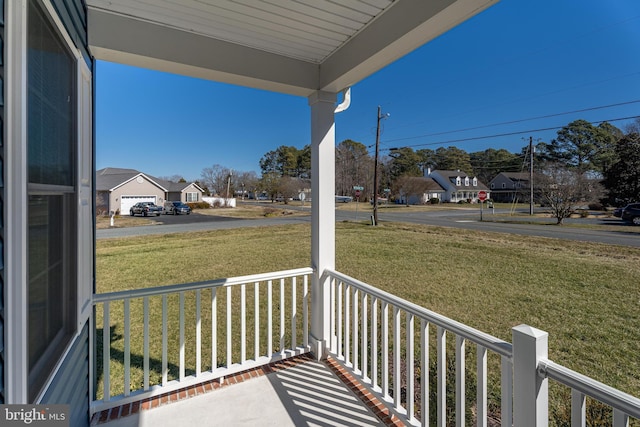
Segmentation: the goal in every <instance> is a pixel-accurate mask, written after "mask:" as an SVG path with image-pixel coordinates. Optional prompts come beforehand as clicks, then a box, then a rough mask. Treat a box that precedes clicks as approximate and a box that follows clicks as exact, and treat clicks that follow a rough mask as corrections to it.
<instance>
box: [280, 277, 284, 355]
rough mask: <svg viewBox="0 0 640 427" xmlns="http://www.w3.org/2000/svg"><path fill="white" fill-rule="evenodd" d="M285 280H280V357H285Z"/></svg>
mask: <svg viewBox="0 0 640 427" xmlns="http://www.w3.org/2000/svg"><path fill="white" fill-rule="evenodd" d="M284 312H285V309H284V279H280V355H281V356H284V353H285V345H284V317H285V316H284Z"/></svg>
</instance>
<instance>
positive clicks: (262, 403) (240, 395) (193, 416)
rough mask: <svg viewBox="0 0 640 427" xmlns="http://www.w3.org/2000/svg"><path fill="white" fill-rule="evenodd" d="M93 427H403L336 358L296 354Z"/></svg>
mask: <svg viewBox="0 0 640 427" xmlns="http://www.w3.org/2000/svg"><path fill="white" fill-rule="evenodd" d="M91 424H92V425H94V426H104V427H170V426H192V425H198V426H278V427H280V426H282V427H284V426H347V427H356V426H401V425H404V424H403V423H402V422H401V421H400V420H399V419H398V418H397V417H396V416H395V415H391V414H390V412H389V410H388V409H387V408H386V407H385V406H384V405H383V404H382V403H380V402H379V400H378V399H377V398H376V397H375V396H373V395H371V394H370V393H369V392H368V390H367V389H366V388H365V387H363V386H362V385H361V384H360V383H359V382H358V381H357V380H356V379H355V378H354V377H353V376H351V375H350V374H349V373H348V372H347V371H346V370H345V369H344V368H342V366H340V365H339V364H338V363H337V362H336V361H335V360H333V359H331V358H329V359H328V360H325V361H321V362H317V361H315V360H313V359H312V358H311V357H309V356H298V357H295V358H292V359H287V360H284V361H281V362H276V363H273V364H271V365H268V366H266V367H264V368H260V369H257V370H252V371H247V372H245V373H241V374H238V375H235V376H234V377H232V378H227V379H226V381H225V382H224V383H222V384H220V383H219V382H218V383H213V384H211V385H206V386H200V387H196V388H192V389H189V390H182V391H179V392H176V393H172V394H171V395H164V396H160V397H158V398H155V399H153V400H146V401H143V402H136V403H133V404H130V405H126V406H123V407H118V408H113V409H111V410H110V411H103V412H102V413H98V414H96V415H95V416H94V419H93V420H92V423H91Z"/></svg>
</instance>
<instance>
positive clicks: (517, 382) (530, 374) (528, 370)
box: [511, 325, 549, 427]
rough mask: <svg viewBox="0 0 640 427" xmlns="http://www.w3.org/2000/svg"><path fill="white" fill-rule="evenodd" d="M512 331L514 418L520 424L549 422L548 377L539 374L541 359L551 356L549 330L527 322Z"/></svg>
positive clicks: (540, 425) (534, 425)
mask: <svg viewBox="0 0 640 427" xmlns="http://www.w3.org/2000/svg"><path fill="white" fill-rule="evenodd" d="M511 331H512V335H513V421H514V425H517V426H519V427H543V426H547V425H548V423H549V415H548V414H549V390H548V381H547V379H546V378H542V377H540V376H539V375H538V370H537V368H538V362H539V360H540V359H546V358H547V356H548V343H549V334H548V333H546V332H544V331H541V330H539V329H535V328H532V327H531V326H527V325H520V326H516V327H515V328H513V329H512V330H511Z"/></svg>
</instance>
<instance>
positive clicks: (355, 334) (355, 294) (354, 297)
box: [352, 288, 360, 375]
mask: <svg viewBox="0 0 640 427" xmlns="http://www.w3.org/2000/svg"><path fill="white" fill-rule="evenodd" d="M352 300H353V303H352V304H353V339H352V343H353V344H352V345H353V372H354V373H355V374H356V375H357V374H359V373H360V367H359V365H358V357H359V354H358V346H359V345H360V338H359V336H358V329H359V328H358V319H359V318H360V317H359V313H358V305H359V304H360V301H359V298H358V289H356V288H353V289H352Z"/></svg>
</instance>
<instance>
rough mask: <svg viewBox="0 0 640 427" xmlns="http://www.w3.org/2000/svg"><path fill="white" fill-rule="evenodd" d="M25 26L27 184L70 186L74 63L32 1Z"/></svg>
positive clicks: (71, 178) (71, 181)
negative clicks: (26, 41)
mask: <svg viewBox="0 0 640 427" xmlns="http://www.w3.org/2000/svg"><path fill="white" fill-rule="evenodd" d="M28 26H29V34H28V58H27V60H28V64H29V66H28V87H29V97H28V140H29V182H32V183H41V184H57V185H68V186H71V185H73V168H72V164H73V163H72V160H73V144H74V141H75V139H74V137H73V135H74V128H75V123H74V120H73V117H74V112H73V105H74V102H73V101H74V96H75V91H74V85H73V82H74V81H75V72H74V69H75V68H74V60H73V57H72V56H71V55H70V53H69V51H68V50H67V49H66V47H65V46H64V44H63V42H62V40H61V38H60V36H59V35H58V34H57V33H56V31H55V30H54V29H53V27H52V26H51V24H49V22H48V20H47V19H46V18H45V17H44V16H43V14H42V11H41V10H40V9H39V8H38V7H37V6H36V5H35V4H34V2H33V1H32V2H30V3H29V22H28Z"/></svg>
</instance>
